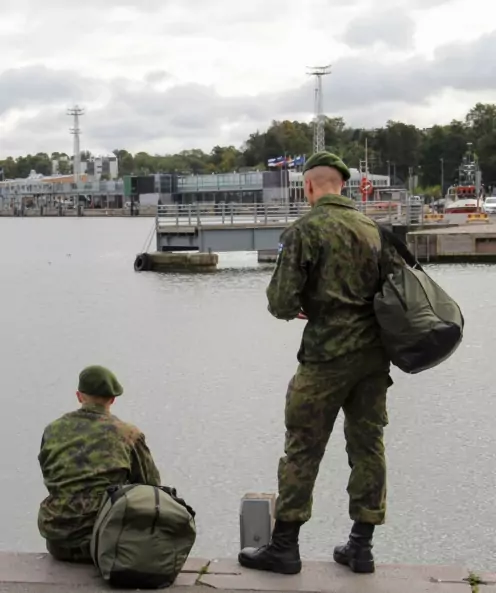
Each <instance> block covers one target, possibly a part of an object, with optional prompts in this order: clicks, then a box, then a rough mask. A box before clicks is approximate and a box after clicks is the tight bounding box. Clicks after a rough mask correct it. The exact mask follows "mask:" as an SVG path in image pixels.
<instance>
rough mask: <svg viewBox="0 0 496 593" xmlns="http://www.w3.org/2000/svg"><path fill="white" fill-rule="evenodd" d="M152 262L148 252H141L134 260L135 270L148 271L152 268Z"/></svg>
mask: <svg viewBox="0 0 496 593" xmlns="http://www.w3.org/2000/svg"><path fill="white" fill-rule="evenodd" d="M151 263H152V262H151V260H150V256H149V255H148V253H139V254H138V255H137V256H136V259H135V260H134V270H135V271H136V272H148V271H149V270H150V269H151Z"/></svg>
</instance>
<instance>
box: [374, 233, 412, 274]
mask: <svg viewBox="0 0 496 593" xmlns="http://www.w3.org/2000/svg"><path fill="white" fill-rule="evenodd" d="M376 224H377V227H378V229H379V233H380V235H381V240H382V256H381V262H382V263H381V267H382V266H383V264H384V263H385V253H384V243H389V245H392V246H393V247H394V248H395V249H396V251H397V253H398V254H399V255H400V256H401V257H402V258H403V259H404V260H405V262H406V263H407V264H408V265H409V266H410V267H411V268H416V269H417V270H421V271H423V268H422V266H421V265H420V264H419V262H418V261H417V259H416V258H415V256H414V255H413V253H412V252H411V251H410V250H409V249H408V247H407V246H406V244H405V243H404V242H403V241H402V240H401V239H400V238H399V237H398V236H397V235H395V234H394V233H393V232H392V231H390V230H389V229H388V228H386V227H385V226H383V225H381V224H378V223H376Z"/></svg>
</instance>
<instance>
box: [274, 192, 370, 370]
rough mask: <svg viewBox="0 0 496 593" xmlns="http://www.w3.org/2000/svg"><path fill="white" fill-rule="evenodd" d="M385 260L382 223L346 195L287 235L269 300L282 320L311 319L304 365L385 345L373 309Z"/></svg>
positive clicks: (319, 207) (329, 200) (320, 205)
mask: <svg viewBox="0 0 496 593" xmlns="http://www.w3.org/2000/svg"><path fill="white" fill-rule="evenodd" d="M380 258H381V238H380V234H379V231H378V229H377V226H376V224H375V223H374V222H373V221H372V220H371V219H370V218H368V217H367V216H365V215H363V214H361V213H360V212H359V211H358V210H357V209H356V208H355V207H354V205H353V202H352V200H350V199H348V198H345V197H343V196H338V195H329V196H325V197H323V198H321V199H320V200H319V201H318V202H317V203H316V205H315V206H314V207H313V208H312V209H311V210H310V212H308V213H307V214H305V215H304V216H302V217H301V218H300V219H298V220H297V221H296V222H294V223H293V224H291V225H290V226H289V227H288V228H287V229H286V230H285V231H284V232H283V234H282V236H281V240H280V245H279V254H278V260H277V264H276V269H275V271H274V274H273V276H272V279H271V281H270V284H269V286H268V288H267V297H268V301H269V311H270V312H271V313H272V315H274V316H275V317H277V318H278V319H286V320H290V319H294V318H296V317H297V316H298V314H299V313H300V312H301V311H303V312H304V313H305V315H306V316H307V317H308V322H307V323H306V326H305V329H304V332H303V339H302V343H301V347H300V350H299V352H298V360H299V361H300V362H309V363H321V362H328V361H330V360H332V359H334V358H336V357H338V356H342V355H344V354H347V353H349V352H354V351H357V350H361V349H364V348H369V347H376V346H379V345H380V334H379V326H378V324H377V321H376V318H375V314H374V308H373V299H374V295H375V293H376V292H377V290H378V289H379V287H380V270H379V265H380Z"/></svg>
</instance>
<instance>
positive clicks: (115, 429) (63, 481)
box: [38, 366, 160, 563]
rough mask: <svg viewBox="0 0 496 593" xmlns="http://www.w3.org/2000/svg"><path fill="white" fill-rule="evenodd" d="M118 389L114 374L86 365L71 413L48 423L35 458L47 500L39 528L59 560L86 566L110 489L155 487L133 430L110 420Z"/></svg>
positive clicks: (145, 452) (155, 475) (137, 433)
mask: <svg viewBox="0 0 496 593" xmlns="http://www.w3.org/2000/svg"><path fill="white" fill-rule="evenodd" d="M122 393H123V388H122V386H121V385H120V383H119V382H118V381H117V378H116V377H115V375H114V374H113V373H112V372H110V371H109V370H108V369H105V368H104V367H101V366H91V367H88V368H86V369H84V370H83V371H82V372H81V374H80V375H79V386H78V391H77V398H78V400H79V403H80V404H82V405H81V408H80V409H79V410H77V411H75V412H70V413H69V414H65V415H64V416H62V417H61V418H59V419H58V420H55V422H52V423H51V424H50V425H49V426H47V428H45V431H44V433H43V438H42V440H41V451H40V454H39V456H38V460H39V462H40V466H41V471H42V473H43V479H44V482H45V486H46V488H47V490H48V493H49V496H48V497H47V498H46V499H45V500H44V501H43V502H42V503H41V506H40V510H39V514H38V528H39V530H40V533H41V535H42V537H44V538H45V539H46V543H47V549H48V551H49V552H50V554H52V556H54V557H55V558H57V559H58V560H65V561H68V562H83V563H91V562H92V560H91V555H90V541H91V535H92V531H93V526H94V524H95V521H96V517H97V514H98V511H99V509H100V504H101V502H102V498H103V496H104V494H105V492H106V490H107V488H109V487H110V486H115V485H122V484H127V483H130V484H149V485H151V486H160V474H159V472H158V470H157V468H156V466H155V463H154V462H153V459H152V456H151V453H150V451H149V449H148V447H147V445H146V443H145V437H144V435H143V433H141V432H140V430H139V429H138V428H136V427H135V426H133V425H131V424H126V423H124V422H121V420H119V419H118V418H116V417H115V416H113V415H111V413H110V407H111V406H112V404H113V403H114V400H115V398H116V397H118V396H120V395H122Z"/></svg>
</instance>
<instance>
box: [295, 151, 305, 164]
mask: <svg viewBox="0 0 496 593" xmlns="http://www.w3.org/2000/svg"><path fill="white" fill-rule="evenodd" d="M305 161H306V159H305V155H303V156H302V155H301V154H300V155H299V156H297V157H295V158H294V165H295V167H301V165H304V164H305Z"/></svg>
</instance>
